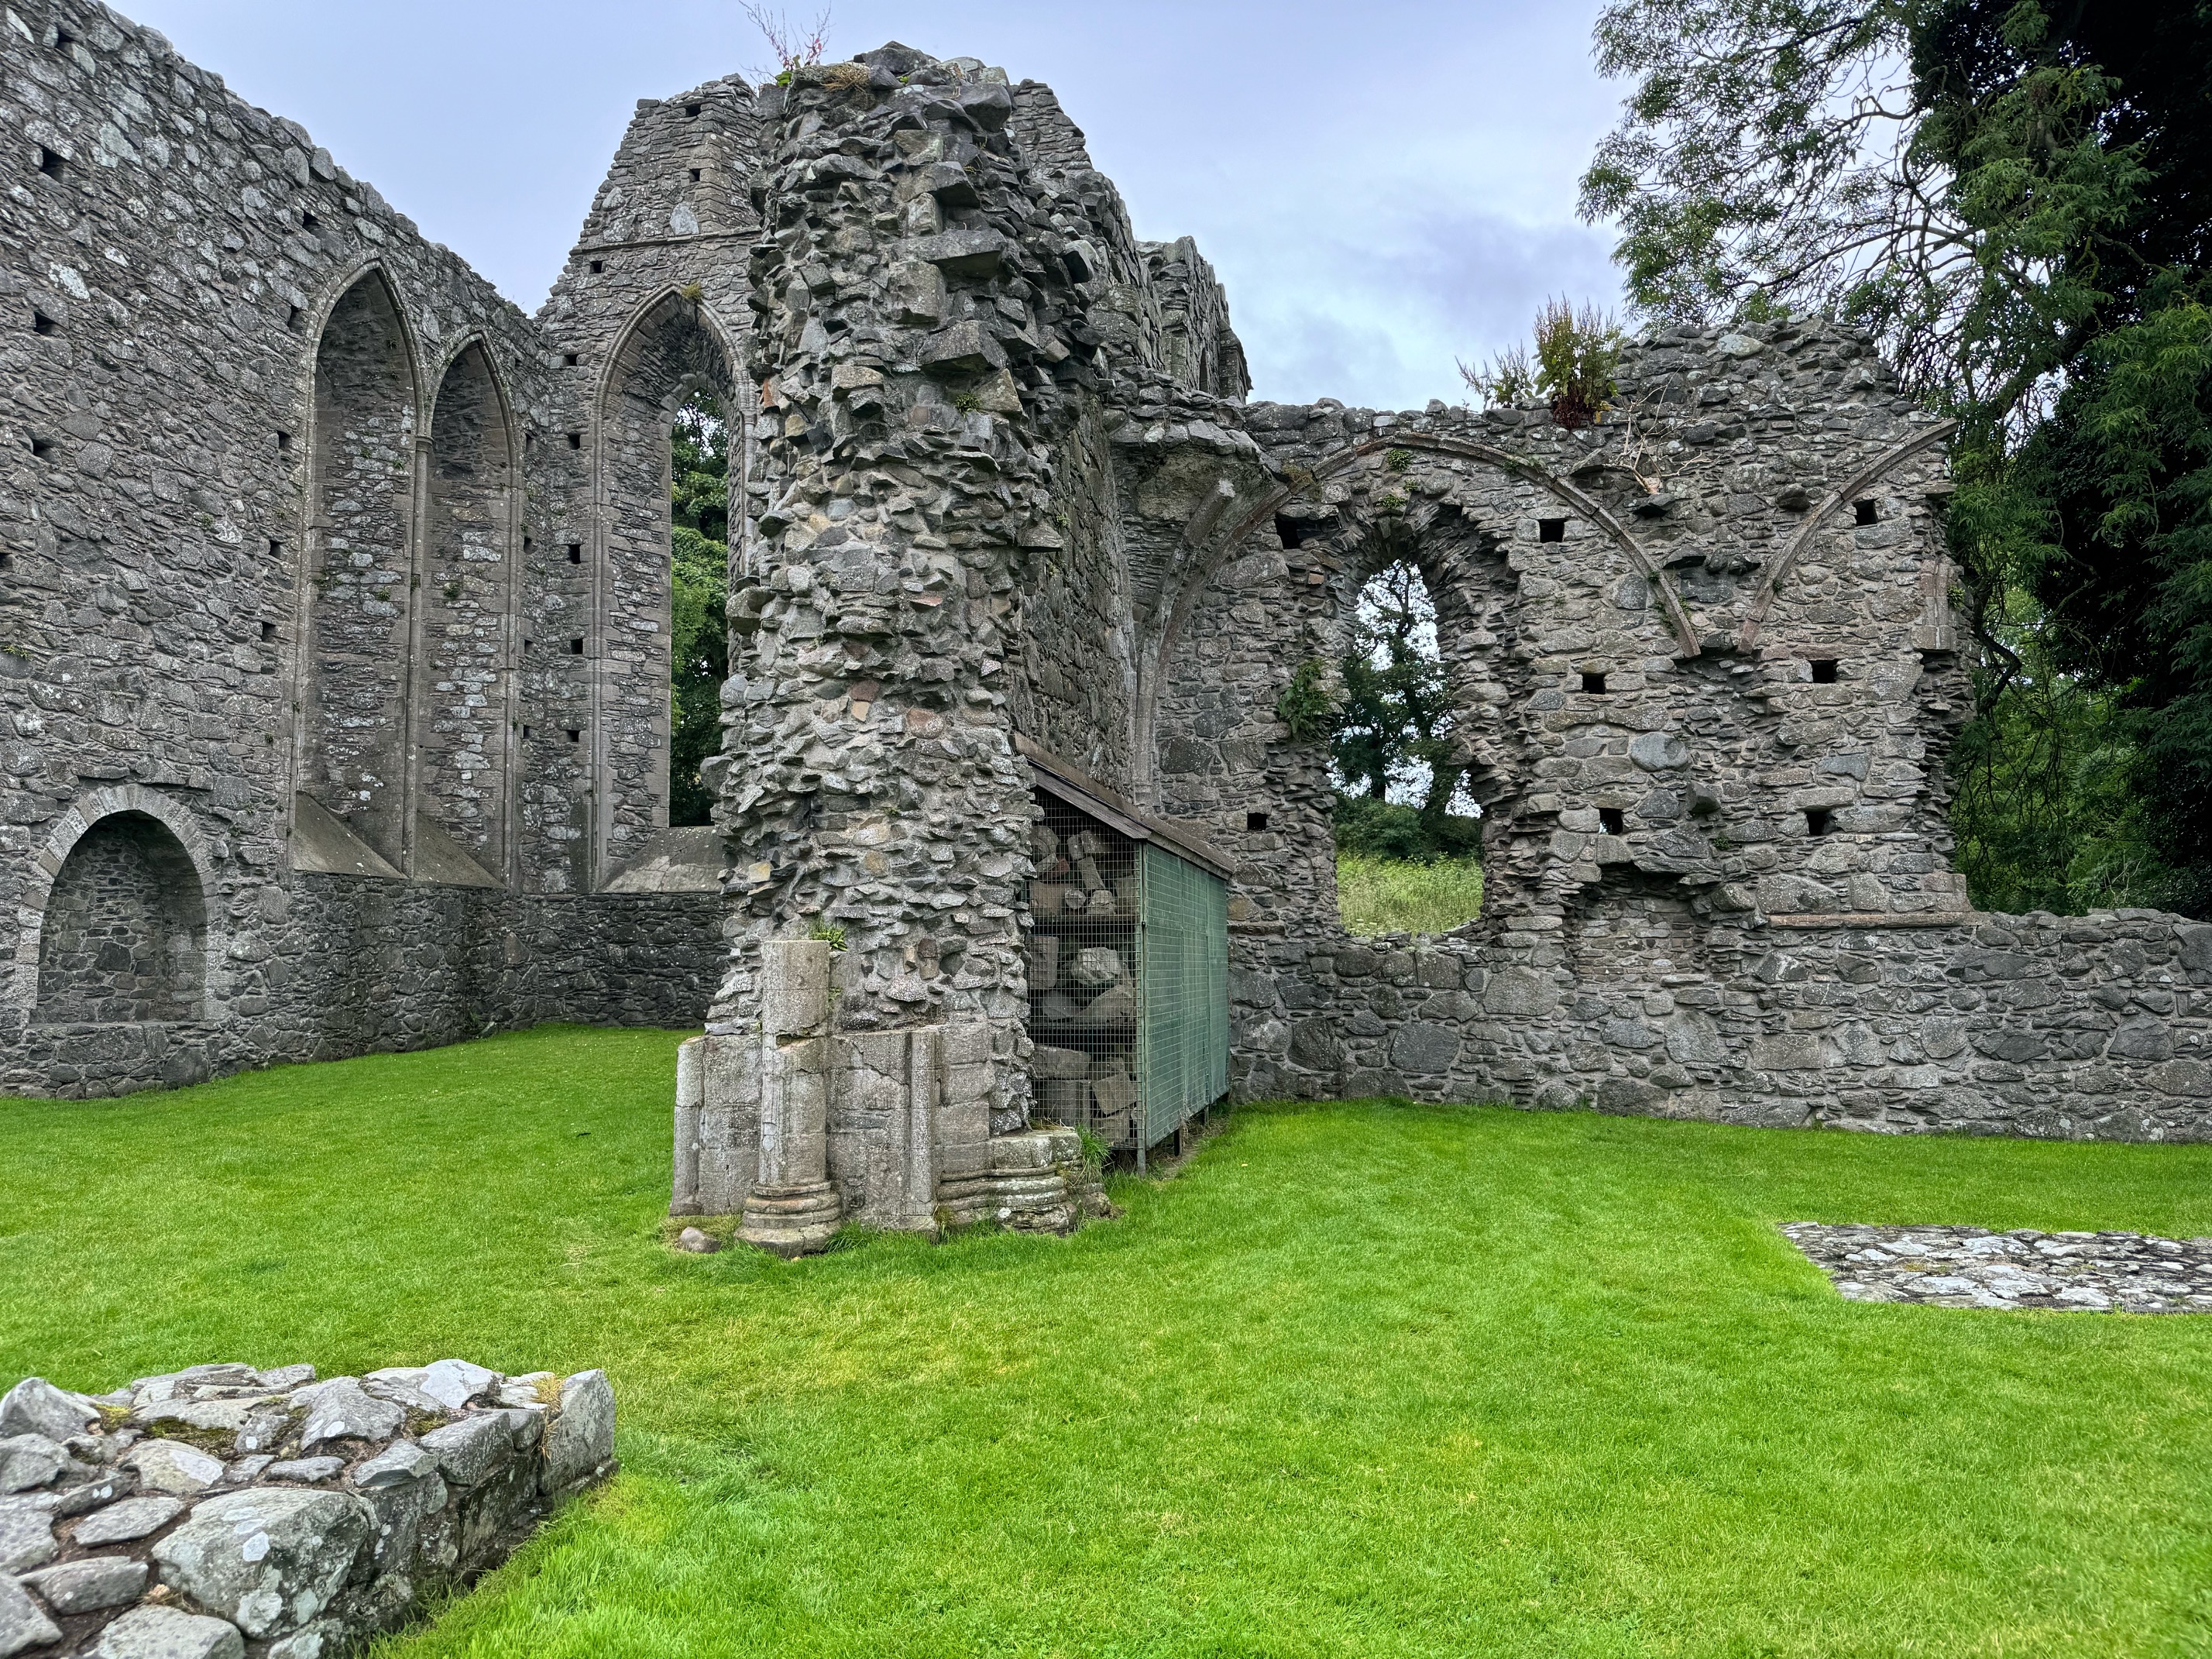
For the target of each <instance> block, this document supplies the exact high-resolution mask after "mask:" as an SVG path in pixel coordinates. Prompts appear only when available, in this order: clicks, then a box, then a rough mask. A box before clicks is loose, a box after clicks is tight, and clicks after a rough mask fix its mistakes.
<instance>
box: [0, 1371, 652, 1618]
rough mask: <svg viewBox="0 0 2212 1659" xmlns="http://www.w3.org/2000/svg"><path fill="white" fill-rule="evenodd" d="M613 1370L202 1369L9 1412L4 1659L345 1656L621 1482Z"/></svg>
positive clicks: (2, 1507)
mask: <svg viewBox="0 0 2212 1659" xmlns="http://www.w3.org/2000/svg"><path fill="white" fill-rule="evenodd" d="M614 1429H615V1401H614V1393H613V1390H612V1389H610V1388H609V1387H608V1384H607V1379H606V1376H605V1373H604V1372H600V1371H596V1370H588V1371H579V1372H577V1373H576V1374H575V1375H574V1376H568V1377H566V1378H562V1377H559V1376H556V1375H555V1374H554V1373H552V1372H550V1371H539V1372H535V1373H532V1374H531V1375H528V1376H502V1375H501V1374H500V1373H499V1372H497V1371H494V1370H487V1369H485V1368H484V1367H483V1366H481V1365H472V1364H470V1363H469V1362H468V1361H466V1360H465V1359H441V1360H439V1361H438V1362H437V1363H436V1364H432V1365H428V1366H414V1367H407V1366H398V1367H392V1368H390V1369H387V1370H379V1371H372V1372H370V1373H369V1374H368V1376H359V1377H354V1376H334V1377H327V1378H321V1379H318V1378H317V1376H315V1368H314V1367H313V1366H312V1365H285V1366H280V1367H277V1368H276V1369H274V1370H255V1369H254V1368H253V1367H252V1366H251V1365H243V1364H209V1365H195V1366H192V1367H191V1368H190V1369H189V1370H182V1371H175V1372H171V1373H168V1374H166V1375H164V1376H149V1377H143V1378H141V1379H140V1380H138V1381H137V1382H136V1383H131V1385H130V1386H129V1387H128V1388H123V1389H117V1390H115V1391H114V1392H113V1393H112V1394H107V1395H95V1396H88V1395H80V1394H72V1393H70V1392H69V1391H68V1390H66V1389H59V1388H57V1387H55V1386H54V1385H53V1384H52V1383H48V1382H46V1380H44V1379H43V1378H40V1377H35V1376H33V1377H26V1378H25V1379H24V1380H22V1381H21V1382H20V1383H16V1384H15V1387H14V1388H12V1389H9V1391H8V1393H7V1395H5V1396H4V1397H0V1659H13V1656H15V1655H17V1654H25V1655H31V1656H39V1659H42V1656H44V1655H46V1654H49V1653H52V1654H54V1655H56V1656H58V1655H60V1654H62V1653H64V1652H66V1653H69V1654H72V1655H82V1656H87V1659H248V1656H250V1659H336V1656H338V1655H340V1654H342V1653H344V1652H347V1651H349V1650H352V1649H353V1648H354V1647H355V1646H356V1645H358V1644H360V1643H361V1642H362V1641H363V1640H365V1639H366V1638H368V1636H370V1635H372V1634H374V1632H378V1631H381V1630H386V1629H389V1628H391V1627H392V1626H395V1625H398V1624H399V1623H402V1622H403V1621H404V1620H406V1619H407V1618H408V1617H409V1616H410V1614H411V1613H414V1612H415V1611H416V1609H417V1608H418V1607H421V1606H422V1605H423V1603H424V1602H425V1601H427V1600H428V1598H430V1597H431V1596H432V1595H435V1593H437V1592H438V1591H439V1590H441V1589H444V1588H446V1587H448V1586H451V1585H454V1584H459V1583H467V1582H468V1581H470V1580H471V1579H473V1578H474V1577H476V1576H477V1575H478V1574H480V1573H482V1572H483V1571H486V1570H488V1569H489V1568H491V1567H493V1566H495V1565H498V1564H499V1563H500V1562H501V1561H502V1560H504V1559H506V1558H507V1555H508V1554H509V1553H511V1552H512V1551H513V1549H514V1547H515V1546H516V1545H517V1544H518V1543H520V1541H522V1540H523V1539H524V1538H526V1537H527V1536H528V1535H529V1534H530V1533H531V1532H532V1530H533V1529H534V1528H536V1527H537V1525H538V1522H540V1521H541V1520H543V1519H544V1516H546V1514H547V1513H548V1512H549V1511H550V1509H551V1508H552V1507H553V1506H554V1505H555V1504H558V1503H559V1502H561V1501H562V1499H563V1498H568V1497H569V1496H571V1495H573V1494H574V1493H575V1492H580V1491H581V1490H582V1489H583V1488H585V1487H586V1486H590V1485H592V1483H593V1482H595V1481H598V1480H603V1479H605V1477H606V1476H607V1475H608V1474H610V1473H611V1472H612V1470H613V1468H614V1467H615V1463H614Z"/></svg>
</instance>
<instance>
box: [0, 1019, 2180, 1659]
mask: <svg viewBox="0 0 2212 1659" xmlns="http://www.w3.org/2000/svg"><path fill="white" fill-rule="evenodd" d="M676 1041H677V1039H676V1037H675V1036H673V1035H671V1034H667V1033H659V1032H613V1033H610V1032H591V1031H579V1030H549V1031H541V1032H538V1033H534V1034H531V1035H526V1036H500V1037H495V1038H493V1039H490V1040H489V1041H487V1042H479V1043H476V1044H472V1045H470V1046H467V1047H464V1048H448V1049H445V1050H442V1051H441V1052H438V1053H434V1054H416V1055H408V1056H396V1057H380V1058H374V1059H368V1060H353V1061H348V1062H345V1063H343V1064H338V1065H331V1066H314V1067H301V1068H296V1069H292V1070H284V1071H276V1072H269V1073H260V1074H257V1075H252V1076H246V1077H240V1078H236V1079H230V1080H228V1081H227V1082H222V1083H218V1084H214V1085H208V1086H205V1087H203V1088H197V1089H192V1090H188V1091H181V1092H179V1093H174V1094H167V1095H158V1096H140V1097H137V1098H135V1099H131V1100H127V1101H123V1102H118V1103H106V1104H100V1103H91V1104H79V1103H61V1104H50V1103H23V1102H9V1103H0V1384H4V1383H7V1382H9V1381H11V1380H12V1379H13V1378H14V1377H15V1376H16V1375H18V1374H20V1373H22V1372H26V1371H37V1372H40V1373H44V1374H45V1375H47V1376H52V1377H54V1378H55V1379H57V1380H58V1381H60V1382H62V1383H67V1384H70V1385H71V1386H75V1387H81V1388H95V1389H106V1388H108V1387H112V1386H113V1385H114V1384H115V1383H118V1382H121V1381H124V1380H126V1379H128V1378H129V1377H131V1376H138V1375H143V1374H145V1373H147V1372H149V1371H153V1370H161V1369H165V1368H169V1367H174V1366H179V1365H183V1364H188V1363H191V1362H194V1361H198V1360H205V1359H215V1358H238V1359H245V1360H249V1361H253V1362H257V1363H261V1364H276V1363H278V1362H282V1361H288V1360H294V1359H301V1358H311V1359H313V1360H314V1361H316V1362H317V1363H319V1364H321V1365H322V1366H324V1367H325V1370H330V1371H335V1370H358V1369H365V1368H368V1367H371V1366H375V1365H380V1364H399V1363H420V1362H422V1361H427V1360H429V1359H433V1358H438V1357H440V1356H442V1355H446V1354H453V1353H458V1354H462V1355H465V1356H467V1357H470V1358H476V1359H480V1360H483V1361H484V1362H485V1363H487V1364H494V1365H498V1366H501V1367H503V1368H505V1369H507V1370H515V1371H520V1370H532V1369H535V1368H537V1367H539V1366H541V1365H543V1366H551V1367H555V1368H557V1369H560V1370H574V1369H578V1368H580V1367H583V1366H586V1365H604V1366H605V1367H606V1369H607V1370H608V1371H609V1372H610V1373H611V1375H612V1376H613V1378H614V1381H615V1385H616V1389H617V1393H618V1395H619V1397H620V1400H621V1403H622V1412H623V1419H622V1430H621V1441H620V1451H621V1454H622V1456H623V1460H624V1465H625V1467H624V1470H623V1474H622V1475H621V1476H620V1477H619V1479H618V1480H617V1481H616V1482H615V1483H614V1484H613V1485H612V1486H610V1487H608V1488H606V1489H605V1490H604V1491H602V1492H599V1494H597V1495H596V1496H594V1497H592V1498H589V1499H587V1500H586V1501H584V1502H582V1503H580V1504H577V1505H575V1506H574V1507H573V1508H571V1509H570V1510H568V1511H567V1512H566V1513H565V1514H564V1516H562V1519H561V1520H560V1521H558V1522H556V1524H555V1525H553V1526H552V1527H550V1528H548V1529H547V1530H546V1532H545V1533H544V1534H541V1535H540V1536H539V1538H538V1540H537V1541H535V1542H534V1543H533V1544H532V1545H531V1546H530V1547H527V1548H526V1550H524V1551H523V1552H522V1553H520V1555H518V1556H517V1557H516V1559H514V1560H513V1562H511V1563H510V1564H509V1565H507V1567H506V1568H505V1569H503V1570H502V1571H500V1572H499V1573H497V1574H495V1575H494V1576H493V1577H490V1578H489V1579H487V1580H486V1581H484V1583H483V1584H482V1585H481V1586H480V1587H479V1589H478V1590H477V1593H476V1594H474V1595H471V1596H469V1597H467V1598H465V1599H464V1600H462V1601H459V1602H457V1603H455V1604H454V1605H453V1606H452V1607H450V1608H449V1609H448V1610H447V1612H446V1613H444V1614H443V1615H442V1616H441V1618H440V1619H438V1620H436V1621H435V1623H432V1624H429V1625H426V1626H418V1627H417V1628H416V1630H415V1631H414V1632H410V1633H409V1634H407V1635H405V1636H403V1637H401V1638H398V1639H396V1640H395V1641H393V1642H392V1643H391V1644H388V1655H389V1656H405V1659H431V1656H458V1655H481V1656H489V1655H499V1656H517V1659H520V1656H532V1659H538V1656H575V1659H586V1656H589V1659H610V1656H613V1659H620V1656H631V1655H639V1656H642V1655H654V1656H662V1655H665V1656H684V1659H724V1656H727V1659H737V1656H750V1655H775V1656H779V1659H784V1656H811V1655H827V1654H835V1655H850V1656H863V1655H915V1656H925V1655H926V1656H945V1659H951V1656H965V1655H1024V1656H1049V1655H1137V1654H1146V1655H1153V1654H1172V1655H1190V1656H1259V1655H1267V1656H1278V1659H1279V1656H1304V1655H1313V1656H1322V1655H1343V1654H1352V1655H1370V1654H1373V1655H1382V1654H1389V1655H1401V1654H1406V1655H1410V1654H1420V1655H1437V1656H1446V1655H1449V1656H1467V1655H1483V1656H1488V1655H1503V1654H1531V1655H1546V1656H1550V1655H1616V1654H1638V1655H1641V1654H1721V1655H1731V1656H1752V1655H1813V1654H1819V1655H1868V1656H1885V1659H1887V1656H1896V1655H1907V1654H1911V1655H1942V1656H1950V1655H1990V1656H2000V1655H2002V1656H2025V1655H2069V1656H2070V1655H2083V1654H2090V1655H2104V1654H2167V1655H2185V1654H2197V1655H2201V1654H2205V1653H2208V1652H2212V1409H2208V1407H2212V1319H2207V1318H2198V1317H2166V1318H2154V1317H2129V1316H2099V1315H2090V1314H2057V1315H2052V1314H2000V1313H1979V1312H1960V1311H1951V1310H1939V1309H1928V1308H1911V1307H1891V1306H1866V1305H1858V1304H1847V1303H1844V1302H1843V1301H1840V1300H1838V1298H1837V1297H1836V1296H1835V1295H1834V1293H1833V1292H1832V1291H1831V1290H1830V1288H1829V1287H1828V1285H1826V1281H1825V1280H1823V1279H1821V1277H1820V1274H1819V1273H1817V1272H1815V1271H1814V1268H1812V1267H1810V1266H1808V1264H1807V1263H1806V1262H1804V1261H1802V1259H1800V1258H1799V1257H1798V1256H1797V1255H1796V1254H1795V1253H1794V1252H1793V1251H1792V1250H1791V1249H1789V1247H1788V1246H1787V1245H1786V1243H1784V1240H1783V1239H1782V1238H1781V1237H1779V1236H1778V1234H1777V1233H1776V1231H1774V1224H1775V1223H1777V1222H1778V1221H1783V1220H1789V1219H1793V1218H1810V1219H1827V1220H1837V1221H1843V1220H1856V1221H1869V1222H1880V1221H1895V1222H1903V1221H1954V1222H1970V1223H1980V1224H1984V1225H1990V1226H1994V1227H2012V1226H2023V1225H2032V1226H2038V1227H2044V1228H2050V1229H2061V1228H2069V1227H2081V1228H2099V1227H2127V1228H2143V1229H2148V1230H2151V1231H2160V1232H2166V1233H2178V1234H2182V1235H2192V1234H2198V1233H2204V1232H2208V1231H2212V1147H2144V1146H2053V1145H2039V1144H2031V1143H2019V1142H1999V1141H1986V1140H1964V1139H1878V1138H1875V1137H1871V1136H1857V1135H1849V1134H1840V1133H1819V1132H1808V1133H1794V1132H1782V1131H1771V1130H1766V1131H1762V1130H1742V1129H1726V1128H1717V1127H1706V1126H1701V1125H1690V1124H1679V1123H1664V1122H1649V1121H1635V1120H1626V1119H1614V1118H1603V1117H1596V1116H1590V1115H1525V1114H1522V1113H1517V1112H1511V1111H1504V1110H1489V1109H1436V1108H1416V1107H1407V1106H1402V1105H1398V1106H1393V1105H1388V1104H1373V1103H1370V1104H1354V1105H1334V1106H1326V1107H1319V1108H1298V1109H1289V1108H1285V1109H1252V1110H1248V1111H1245V1112H1243V1113H1242V1114H1241V1115H1239V1117H1238V1119H1237V1122H1236V1124H1235V1127H1233V1128H1231V1130H1230V1131H1229V1132H1228V1133H1225V1135H1223V1136H1221V1137H1220V1138H1219V1139H1216V1140H1214V1141H1212V1142H1211V1143H1210V1144H1208V1145H1207V1146H1206V1148H1205V1149H1204V1150H1203V1151H1202V1152H1200V1153H1199V1155H1198V1156H1197V1157H1196V1158H1194V1161H1193V1162H1192V1163H1191V1164H1190V1165H1189V1166H1188V1168H1187V1169H1186V1170H1184V1171H1183V1172H1182V1174H1181V1176H1178V1177H1177V1178H1176V1179H1174V1180H1172V1181H1169V1182H1160V1183H1139V1182H1124V1183H1123V1184H1121V1186H1120V1187H1119V1188H1117V1189H1116V1192H1115V1197H1116V1199H1117V1200H1118V1201H1119V1202H1120V1203H1121V1205H1123V1206H1125V1207H1126V1210H1127V1214H1126V1216H1125V1217H1124V1218H1122V1219H1121V1220H1119V1221H1115V1222H1109V1223H1103V1224H1099V1225H1093V1226H1091V1227H1090V1228H1087V1229H1086V1230H1085V1231H1083V1232H1082V1233H1080V1234H1079V1235H1078V1236H1076V1237H1074V1238H1073V1239H1067V1240H1060V1239H1042V1238H1028V1237H1013V1236H977V1237H967V1238H963V1239H961V1240H959V1241H957V1242H955V1243H951V1244H948V1245H945V1246H941V1247H932V1246H929V1245H927V1244H924V1243H920V1242H918V1241H915V1240H912V1239H903V1238H893V1239H877V1240H873V1241H870V1242H866V1243H860V1244H859V1245H858V1246H857V1247H856V1248H853V1249H844V1250H840V1251H837V1252H834V1253H832V1254H830V1255H826V1256H822V1257H818V1258H816V1259H814V1260H811V1261H803V1262H799V1263H796V1264H785V1263H782V1262H779V1261H771V1260H769V1259H767V1258H765V1257H763V1256H759V1255H753V1254H750V1253H741V1252H731V1253H726V1254H725V1255H718V1256H706V1257H691V1256H683V1255H674V1254H671V1253H670V1252H669V1251H667V1250H666V1249H664V1248H663V1247H662V1246H661V1244H660V1243H659V1224H660V1219H661V1210H662V1207H663V1206H664V1204H665V1195H666V1180H667V1176H666V1164H667V1143H668V1111H667V1097H668V1096H669V1093H670V1078H671V1070H672V1063H673V1057H674V1054H673V1051H674V1047H675V1043H676ZM380 1651H385V1650H380Z"/></svg>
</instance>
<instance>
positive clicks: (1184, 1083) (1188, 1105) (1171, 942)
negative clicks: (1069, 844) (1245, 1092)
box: [1137, 845, 1229, 1146]
mask: <svg viewBox="0 0 2212 1659" xmlns="http://www.w3.org/2000/svg"><path fill="white" fill-rule="evenodd" d="M1139 870H1140V872H1141V873H1142V877H1143V887H1144V908H1143V914H1142V917H1141V921H1140V926H1139V945H1138V991H1139V996H1138V1000H1139V1027H1138V1036H1137V1091H1138V1097H1139V1100H1140V1102H1141V1103H1142V1105H1141V1112H1142V1115H1143V1117H1144V1120H1145V1126H1144V1127H1145V1144H1146V1146H1153V1145H1156V1144H1157V1143H1158V1142H1159V1141H1161V1140H1163V1139H1166V1138H1167V1137H1168V1136H1169V1135H1170V1134H1172V1133H1175V1131H1176V1130H1177V1129H1178V1128H1180V1127H1182V1125H1183V1124H1184V1123H1186V1122H1187V1121H1189V1120H1190V1118H1191V1117H1192V1116H1194V1115H1195V1114H1197V1113H1199V1112H1201V1111H1204V1110H1205V1109H1206V1108H1207V1107H1208V1106H1211V1105H1212V1103H1214V1102H1215V1101H1217V1100H1218V1099H1220V1098H1221V1097H1222V1096H1223V1095H1224V1094H1225V1093H1226V1092H1227V1091H1228V1087H1229V908H1228V907H1229V895H1228V888H1227V886H1226V884H1224V883H1223V882H1222V881H1221V880H1220V879H1219V878H1218V877H1216V876H1213V875H1211V874H1209V873H1208V872H1206V871H1204V870H1201V869H1200V868H1199V867H1198V866H1196V865H1194V864H1190V863H1188V862H1186V861H1185V860H1182V859H1180V858H1177V857H1176V855H1175V854H1172V853H1170V852H1168V851H1167V850H1165V849H1164V848H1161V847H1158V846H1155V845H1147V846H1145V847H1143V848H1139Z"/></svg>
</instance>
